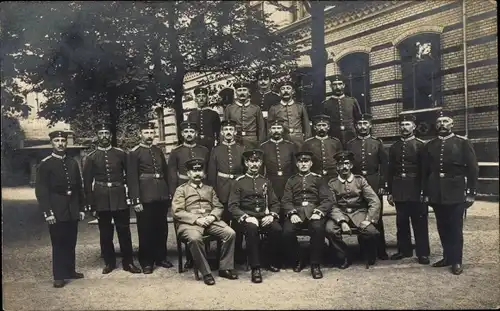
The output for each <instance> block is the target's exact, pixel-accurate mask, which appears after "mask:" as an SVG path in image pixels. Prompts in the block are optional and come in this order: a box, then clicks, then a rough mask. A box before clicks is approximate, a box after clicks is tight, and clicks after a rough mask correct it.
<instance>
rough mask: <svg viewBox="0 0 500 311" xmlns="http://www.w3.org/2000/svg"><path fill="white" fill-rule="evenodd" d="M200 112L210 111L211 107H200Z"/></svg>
mask: <svg viewBox="0 0 500 311" xmlns="http://www.w3.org/2000/svg"><path fill="white" fill-rule="evenodd" d="M198 110H199V111H202V110H210V107H208V106H205V107H201V108H200V107H198Z"/></svg>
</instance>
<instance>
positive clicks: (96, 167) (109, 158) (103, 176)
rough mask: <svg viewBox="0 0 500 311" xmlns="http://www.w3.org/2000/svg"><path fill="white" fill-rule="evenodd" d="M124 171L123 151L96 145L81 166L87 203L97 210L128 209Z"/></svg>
mask: <svg viewBox="0 0 500 311" xmlns="http://www.w3.org/2000/svg"><path fill="white" fill-rule="evenodd" d="M126 171H127V154H126V153H125V151H123V150H121V149H119V148H115V147H111V146H110V147H108V148H101V147H98V148H97V149H96V150H95V151H93V152H91V153H90V154H89V155H88V156H87V158H86V159H85V163H84V166H83V185H84V189H85V195H86V199H87V205H88V206H91V207H92V208H93V209H94V208H95V210H97V211H98V212H104V211H117V210H124V209H128V205H127V202H126V199H127V198H126V193H125V183H126V177H125V175H126ZM94 182H95V184H94V187H92V184H93V183H94Z"/></svg>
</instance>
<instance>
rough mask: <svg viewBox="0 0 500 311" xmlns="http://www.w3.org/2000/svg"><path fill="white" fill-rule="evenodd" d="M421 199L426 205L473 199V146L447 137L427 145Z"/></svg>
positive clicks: (474, 184)
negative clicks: (426, 200) (422, 195)
mask: <svg viewBox="0 0 500 311" xmlns="http://www.w3.org/2000/svg"><path fill="white" fill-rule="evenodd" d="M422 169H423V174H424V176H423V183H424V186H423V187H424V188H423V190H424V195H425V196H427V197H429V204H431V205H432V204H433V203H436V204H458V203H464V202H465V196H466V195H471V196H475V194H476V187H477V179H478V174H479V167H478V163H477V159H476V154H475V152H474V149H473V147H472V144H471V143H470V142H469V141H468V140H467V139H466V138H464V137H461V136H458V135H455V134H450V135H448V136H447V137H438V138H434V139H433V140H431V141H429V142H428V143H427V144H426V145H425V148H424V149H423V161H422Z"/></svg>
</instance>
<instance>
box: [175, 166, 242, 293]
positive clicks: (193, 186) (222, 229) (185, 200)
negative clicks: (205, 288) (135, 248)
mask: <svg viewBox="0 0 500 311" xmlns="http://www.w3.org/2000/svg"><path fill="white" fill-rule="evenodd" d="M185 166H186V170H187V174H188V177H189V181H188V182H186V183H184V184H182V185H180V186H179V187H177V189H176V190H175V194H174V197H173V199H172V213H173V216H174V218H175V219H176V220H177V221H178V222H179V227H178V229H177V232H178V234H180V236H181V237H182V238H183V239H185V240H187V241H188V247H189V250H190V252H191V254H192V256H193V261H194V264H195V265H196V267H198V269H199V270H200V272H201V273H202V274H203V281H204V282H205V284H207V285H214V284H215V280H214V278H213V276H212V273H211V270H210V266H209V264H208V262H207V258H206V256H207V254H206V253H205V246H204V244H205V242H204V241H203V235H206V234H209V235H214V236H216V237H218V238H219V239H221V240H222V251H221V258H220V265H219V276H220V277H223V278H226V279H230V280H235V279H237V278H238V276H237V274H236V273H235V271H234V238H235V235H236V234H235V232H234V230H233V229H231V227H229V226H228V225H227V224H226V223H225V222H224V221H222V220H220V219H221V216H222V211H223V210H224V207H223V206H222V204H221V203H220V202H219V199H218V198H217V194H216V193H215V190H214V189H213V188H212V187H210V186H207V185H204V184H203V182H202V180H203V178H204V175H205V173H204V166H205V160H204V159H202V158H193V159H191V160H188V161H187V162H186V164H185Z"/></svg>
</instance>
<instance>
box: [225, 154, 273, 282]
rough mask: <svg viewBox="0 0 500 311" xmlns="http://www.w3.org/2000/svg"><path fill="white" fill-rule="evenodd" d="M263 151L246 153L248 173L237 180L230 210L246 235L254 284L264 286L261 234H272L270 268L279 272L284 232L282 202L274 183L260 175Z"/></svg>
mask: <svg viewBox="0 0 500 311" xmlns="http://www.w3.org/2000/svg"><path fill="white" fill-rule="evenodd" d="M262 156H263V154H262V151H261V150H258V149H255V150H247V151H245V152H244V153H243V158H244V159H245V166H246V167H247V168H248V171H247V172H246V174H245V175H243V176H240V177H238V178H237V179H236V181H235V182H234V183H233V185H232V187H231V193H230V194H229V211H230V212H231V215H232V217H233V220H234V221H237V222H238V227H239V228H238V230H241V231H242V232H243V234H244V235H245V236H246V242H247V252H248V254H247V256H248V262H249V264H250V267H251V268H252V282H253V283H261V282H262V275H261V271H260V267H261V264H260V252H259V245H260V234H259V231H265V232H267V234H268V241H269V251H270V252H269V253H268V255H270V258H269V262H268V269H269V271H272V272H278V271H279V270H280V269H279V265H280V263H279V254H280V252H279V247H280V241H281V234H282V229H281V226H280V224H279V213H280V209H281V206H280V202H279V201H278V198H277V197H276V194H275V193H274V190H273V187H272V186H271V184H270V181H269V180H268V179H267V178H265V177H264V176H262V175H260V174H259V171H260V168H261V166H262Z"/></svg>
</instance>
